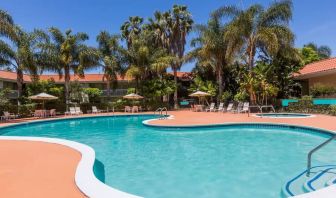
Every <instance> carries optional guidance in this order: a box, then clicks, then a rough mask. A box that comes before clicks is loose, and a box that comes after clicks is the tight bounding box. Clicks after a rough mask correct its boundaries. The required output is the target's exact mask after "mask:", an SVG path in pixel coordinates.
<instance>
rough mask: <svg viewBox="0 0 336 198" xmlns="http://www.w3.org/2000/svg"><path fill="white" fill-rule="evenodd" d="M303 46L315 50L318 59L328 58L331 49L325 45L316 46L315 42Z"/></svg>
mask: <svg viewBox="0 0 336 198" xmlns="http://www.w3.org/2000/svg"><path fill="white" fill-rule="evenodd" d="M304 47H310V48H312V49H313V50H314V51H315V52H317V54H318V56H319V58H320V59H326V58H330V57H331V54H332V50H331V49H330V47H329V46H327V45H321V46H317V45H316V44H315V43H312V42H311V43H308V44H306V45H304Z"/></svg>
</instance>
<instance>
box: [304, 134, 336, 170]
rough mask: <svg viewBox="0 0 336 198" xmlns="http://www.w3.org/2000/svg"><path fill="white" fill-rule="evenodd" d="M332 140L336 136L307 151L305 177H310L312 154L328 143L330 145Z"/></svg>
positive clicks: (335, 137)
mask: <svg viewBox="0 0 336 198" xmlns="http://www.w3.org/2000/svg"><path fill="white" fill-rule="evenodd" d="M334 139H336V135H334V136H332V137H331V138H329V139H328V140H327V141H325V142H323V143H322V144H320V145H318V146H317V147H315V148H314V149H313V150H311V151H309V153H308V157H307V173H306V176H307V177H309V175H310V169H311V158H312V155H313V153H315V152H316V151H317V150H319V149H320V148H322V147H323V146H325V145H327V144H328V143H330V142H331V141H333V140H334Z"/></svg>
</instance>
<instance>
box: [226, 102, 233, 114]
mask: <svg viewBox="0 0 336 198" xmlns="http://www.w3.org/2000/svg"><path fill="white" fill-rule="evenodd" d="M226 111H227V112H232V111H233V103H232V102H231V103H229V105H228V106H227V108H226Z"/></svg>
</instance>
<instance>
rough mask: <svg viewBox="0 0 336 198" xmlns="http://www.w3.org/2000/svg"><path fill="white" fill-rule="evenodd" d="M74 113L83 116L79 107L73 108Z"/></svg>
mask: <svg viewBox="0 0 336 198" xmlns="http://www.w3.org/2000/svg"><path fill="white" fill-rule="evenodd" d="M75 111H76V113H77V115H80V114H83V112H82V110H81V109H80V107H75Z"/></svg>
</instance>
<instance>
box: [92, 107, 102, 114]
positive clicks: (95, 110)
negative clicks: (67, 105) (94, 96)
mask: <svg viewBox="0 0 336 198" xmlns="http://www.w3.org/2000/svg"><path fill="white" fill-rule="evenodd" d="M92 113H102V111H101V110H99V109H97V107H96V106H92Z"/></svg>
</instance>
